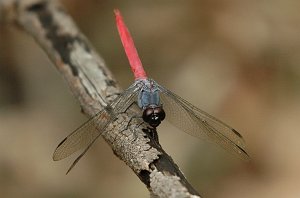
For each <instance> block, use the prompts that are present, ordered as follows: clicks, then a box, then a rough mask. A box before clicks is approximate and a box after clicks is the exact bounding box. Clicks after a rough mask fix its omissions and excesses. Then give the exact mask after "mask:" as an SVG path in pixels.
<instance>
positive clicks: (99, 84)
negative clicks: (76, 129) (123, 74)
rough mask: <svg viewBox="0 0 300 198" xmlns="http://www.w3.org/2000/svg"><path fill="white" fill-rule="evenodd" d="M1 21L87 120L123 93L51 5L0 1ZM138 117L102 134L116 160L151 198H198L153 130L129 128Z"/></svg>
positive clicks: (125, 117) (122, 118)
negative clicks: (54, 75) (48, 63)
mask: <svg viewBox="0 0 300 198" xmlns="http://www.w3.org/2000/svg"><path fill="white" fill-rule="evenodd" d="M0 16H1V20H2V21H3V20H6V21H10V22H14V23H15V24H17V25H18V26H19V27H20V28H21V29H24V30H25V31H26V32H27V33H29V35H31V36H32V37H33V38H34V39H35V40H36V41H37V43H38V44H39V45H40V46H41V47H42V48H43V49H44V51H45V52H46V53H47V55H48V56H49V58H50V59H51V60H52V62H53V63H54V65H55V66H56V68H57V69H58V70H59V71H60V73H61V74H62V75H63V77H64V78H65V79H66V81H67V83H68V85H69V87H70V89H71V91H72V93H73V94H74V96H75V97H76V98H77V99H78V100H79V102H80V105H81V107H82V110H83V112H84V113H85V114H86V115H87V116H89V117H92V116H93V115H95V114H96V113H97V112H99V111H100V110H101V109H103V108H105V107H106V105H107V104H109V103H110V102H111V101H112V100H113V99H114V98H115V97H116V96H117V95H118V94H119V93H121V92H122V90H121V89H120V87H119V86H118V84H117V82H116V80H115V78H114V77H113V75H112V74H111V72H110V71H109V70H108V68H107V67H106V65H105V62H104V60H103V59H102V58H101V57H100V56H99V55H98V54H97V53H96V52H95V50H94V49H93V47H92V46H91V44H90V43H89V42H88V40H87V39H86V38H85V36H84V35H83V34H82V33H81V32H80V31H79V29H78V28H77V27H76V25H75V23H74V22H73V20H72V19H71V17H70V16H69V15H68V13H67V12H66V11H65V10H64V9H63V7H62V6H61V5H60V4H59V3H57V2H56V1H53V0H52V1H46V0H22V1H17V0H4V1H2V2H0ZM137 113H140V111H139V109H138V108H132V109H130V110H128V111H126V112H125V113H123V114H120V115H119V116H118V119H117V120H116V121H115V122H114V123H112V124H110V125H109V126H108V130H107V131H106V132H105V133H103V134H102V137H103V138H104V140H105V141H106V142H107V143H108V144H109V145H110V146H111V148H112V150H113V152H114V153H115V155H116V156H118V157H119V158H120V159H121V160H122V161H124V162H125V163H126V164H127V165H128V166H129V167H130V168H131V169H132V170H133V171H134V173H135V174H136V175H137V176H138V177H139V178H140V180H141V181H142V182H143V183H144V184H145V185H146V186H147V188H148V189H149V191H150V194H151V197H199V194H198V193H197V191H196V190H194V189H193V187H192V186H191V185H190V184H189V183H188V182H187V180H186V179H185V177H184V176H183V174H182V173H181V172H180V170H179V168H178V166H177V165H176V164H175V163H174V162H173V160H172V159H171V157H170V156H169V155H167V153H166V152H165V151H164V150H163V149H162V147H161V146H160V144H159V142H158V136H157V132H156V130H154V129H151V128H149V127H148V126H147V125H146V124H140V123H139V122H138V120H134V121H133V122H130V124H128V122H129V120H130V118H131V117H132V116H134V115H136V114H137ZM125 126H126V127H125Z"/></svg>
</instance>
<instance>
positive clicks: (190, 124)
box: [53, 10, 249, 172]
mask: <svg viewBox="0 0 300 198" xmlns="http://www.w3.org/2000/svg"><path fill="white" fill-rule="evenodd" d="M115 15H116V23H117V28H118V31H119V34H120V38H121V41H122V44H123V46H124V49H125V53H126V55H127V58H128V60H129V63H130V66H131V70H132V72H133V74H134V77H135V82H134V83H133V84H132V85H131V86H130V87H129V88H128V89H126V90H125V91H124V92H123V93H121V94H120V95H119V96H118V97H117V98H116V99H115V100H114V101H113V102H112V103H111V104H109V105H108V106H107V107H106V108H104V109H103V110H102V111H100V112H99V113H97V114H96V115H95V116H94V117H92V118H91V119H90V120H88V121H87V122H86V123H84V124H83V125H82V126H81V127H79V128H78V129H76V130H75V131H74V132H73V133H71V134H70V135H69V136H67V137H66V138H65V139H64V140H63V141H62V142H61V143H60V144H59V145H58V147H57V148H56V150H55V152H54V154H53V159H54V160H61V159H64V158H66V157H68V156H69V155H71V154H73V153H74V152H76V151H78V150H79V149H81V148H83V147H85V150H84V151H83V153H82V154H81V155H80V156H79V157H78V158H77V159H76V160H75V161H74V163H73V164H72V166H71V167H70V168H69V170H68V172H69V171H70V170H71V169H72V168H73V167H74V165H75V164H76V163H77V162H78V161H79V159H80V158H81V157H82V156H83V155H84V154H85V153H86V151H87V150H88V149H89V148H90V147H91V145H92V144H93V143H94V142H95V140H96V139H97V138H98V137H99V136H100V135H101V134H102V133H103V132H104V131H105V129H106V127H107V126H108V125H109V123H111V122H112V121H113V120H114V118H115V117H116V115H117V114H119V113H121V112H124V110H126V109H127V108H128V107H129V106H130V105H132V104H133V103H134V102H137V104H138V106H139V108H141V110H142V112H143V113H142V118H143V120H144V122H146V123H148V124H149V125H150V126H151V127H153V128H155V127H158V126H159V124H160V123H161V122H162V121H163V120H164V119H165V118H166V119H167V120H169V121H170V122H171V123H172V124H174V125H175V126H176V127H178V128H179V129H181V130H182V131H184V132H186V133H188V134H191V135H193V136H195V137H198V138H204V139H207V140H209V141H212V142H215V143H216V144H218V145H220V146H221V147H223V148H224V149H226V150H227V151H229V152H230V153H233V154H236V155H238V157H240V158H242V159H245V160H248V159H249V156H248V154H247V152H246V151H245V143H244V140H243V138H242V136H241V135H240V134H239V133H238V132H237V131H236V130H234V129H233V128H231V127H230V126H228V125H226V124H225V123H223V122H221V121H220V120H218V119H216V118H215V117H213V116H211V115H209V114H208V113H206V112H204V111H202V110H201V109H199V108H197V107H195V106H193V105H192V104H190V103H189V102H187V101H186V100H184V99H182V98H181V97H179V96H178V95H176V94H174V93H172V92H171V91H169V90H168V89H166V88H164V87H163V86H161V85H159V84H158V83H156V82H155V81H154V80H152V79H150V78H148V77H147V75H146V72H145V70H144V68H143V66H142V63H141V60H140V58H139V56H138V53H137V50H136V48H135V45H134V43H133V40H132V38H131V35H130V33H129V31H128V29H127V27H126V25H125V23H124V21H123V18H122V16H121V13H120V11H119V10H115Z"/></svg>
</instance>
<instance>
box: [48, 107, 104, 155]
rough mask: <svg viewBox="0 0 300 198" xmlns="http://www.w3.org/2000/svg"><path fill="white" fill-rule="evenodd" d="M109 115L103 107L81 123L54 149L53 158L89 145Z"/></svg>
mask: <svg viewBox="0 0 300 198" xmlns="http://www.w3.org/2000/svg"><path fill="white" fill-rule="evenodd" d="M109 119H110V115H109V113H108V112H107V111H106V110H105V109H104V110H102V111H100V112H99V113H97V114H96V115H95V116H93V117H92V118H91V119H89V120H88V121H86V122H85V123H83V124H82V125H81V126H80V127H79V128H77V129H76V130H75V131H73V132H72V133H71V134H70V135H68V136H67V137H66V138H65V139H64V140H63V141H62V142H61V143H60V144H59V145H58V146H57V148H56V149H55V151H54V154H53V160H55V161H57V160H61V159H64V158H66V157H68V156H70V155H71V154H73V153H75V152H76V151H78V150H80V149H81V148H83V147H85V146H87V145H89V144H90V143H91V142H92V141H93V140H94V139H95V138H96V137H97V136H98V135H99V133H100V130H97V129H103V128H104V127H105V126H106V125H107V123H108V122H109Z"/></svg>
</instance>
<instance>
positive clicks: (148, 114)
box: [143, 106, 166, 128]
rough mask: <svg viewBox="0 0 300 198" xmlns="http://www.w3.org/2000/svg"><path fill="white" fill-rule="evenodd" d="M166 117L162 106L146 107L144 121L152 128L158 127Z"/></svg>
mask: <svg viewBox="0 0 300 198" xmlns="http://www.w3.org/2000/svg"><path fill="white" fill-rule="evenodd" d="M165 117H166V113H165V111H164V110H163V108H162V107H161V106H155V107H151V106H149V107H146V108H145V109H144V111H143V120H144V121H145V122H147V123H148V124H149V125H150V126H152V127H154V128H155V127H157V126H158V125H159V124H160V123H161V121H163V120H164V119H165Z"/></svg>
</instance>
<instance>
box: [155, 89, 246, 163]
mask: <svg viewBox="0 0 300 198" xmlns="http://www.w3.org/2000/svg"><path fill="white" fill-rule="evenodd" d="M158 86H159V89H160V91H161V93H162V94H161V95H160V98H161V101H162V105H163V108H164V110H165V111H166V119H167V120H169V121H170V122H171V123H172V124H173V125H175V126H176V127H178V128H179V129H181V130H183V131H184V132H186V133H188V134H190V135H192V136H195V137H198V138H203V139H206V140H208V141H212V142H214V143H217V144H218V145H220V146H222V147H223V148H224V149H225V150H227V151H229V152H230V153H233V154H236V155H237V156H238V157H239V158H242V159H244V160H249V155H248V154H247V152H246V151H245V142H244V140H243V138H242V136H241V135H240V134H239V133H238V132H237V131H236V130H234V129H233V128H231V127H230V126H228V125H226V124H225V123H223V122H222V121H220V120H218V119H216V118H215V117H213V116H211V115H209V114H208V113H206V112H204V111H202V110H201V109H199V108H197V107H195V106H193V105H192V104H190V103H189V102H187V101H186V100H184V99H182V98H181V97H179V96H177V95H176V94H174V93H172V92H171V91H169V90H167V89H166V88H164V87H162V86H161V85H158Z"/></svg>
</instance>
